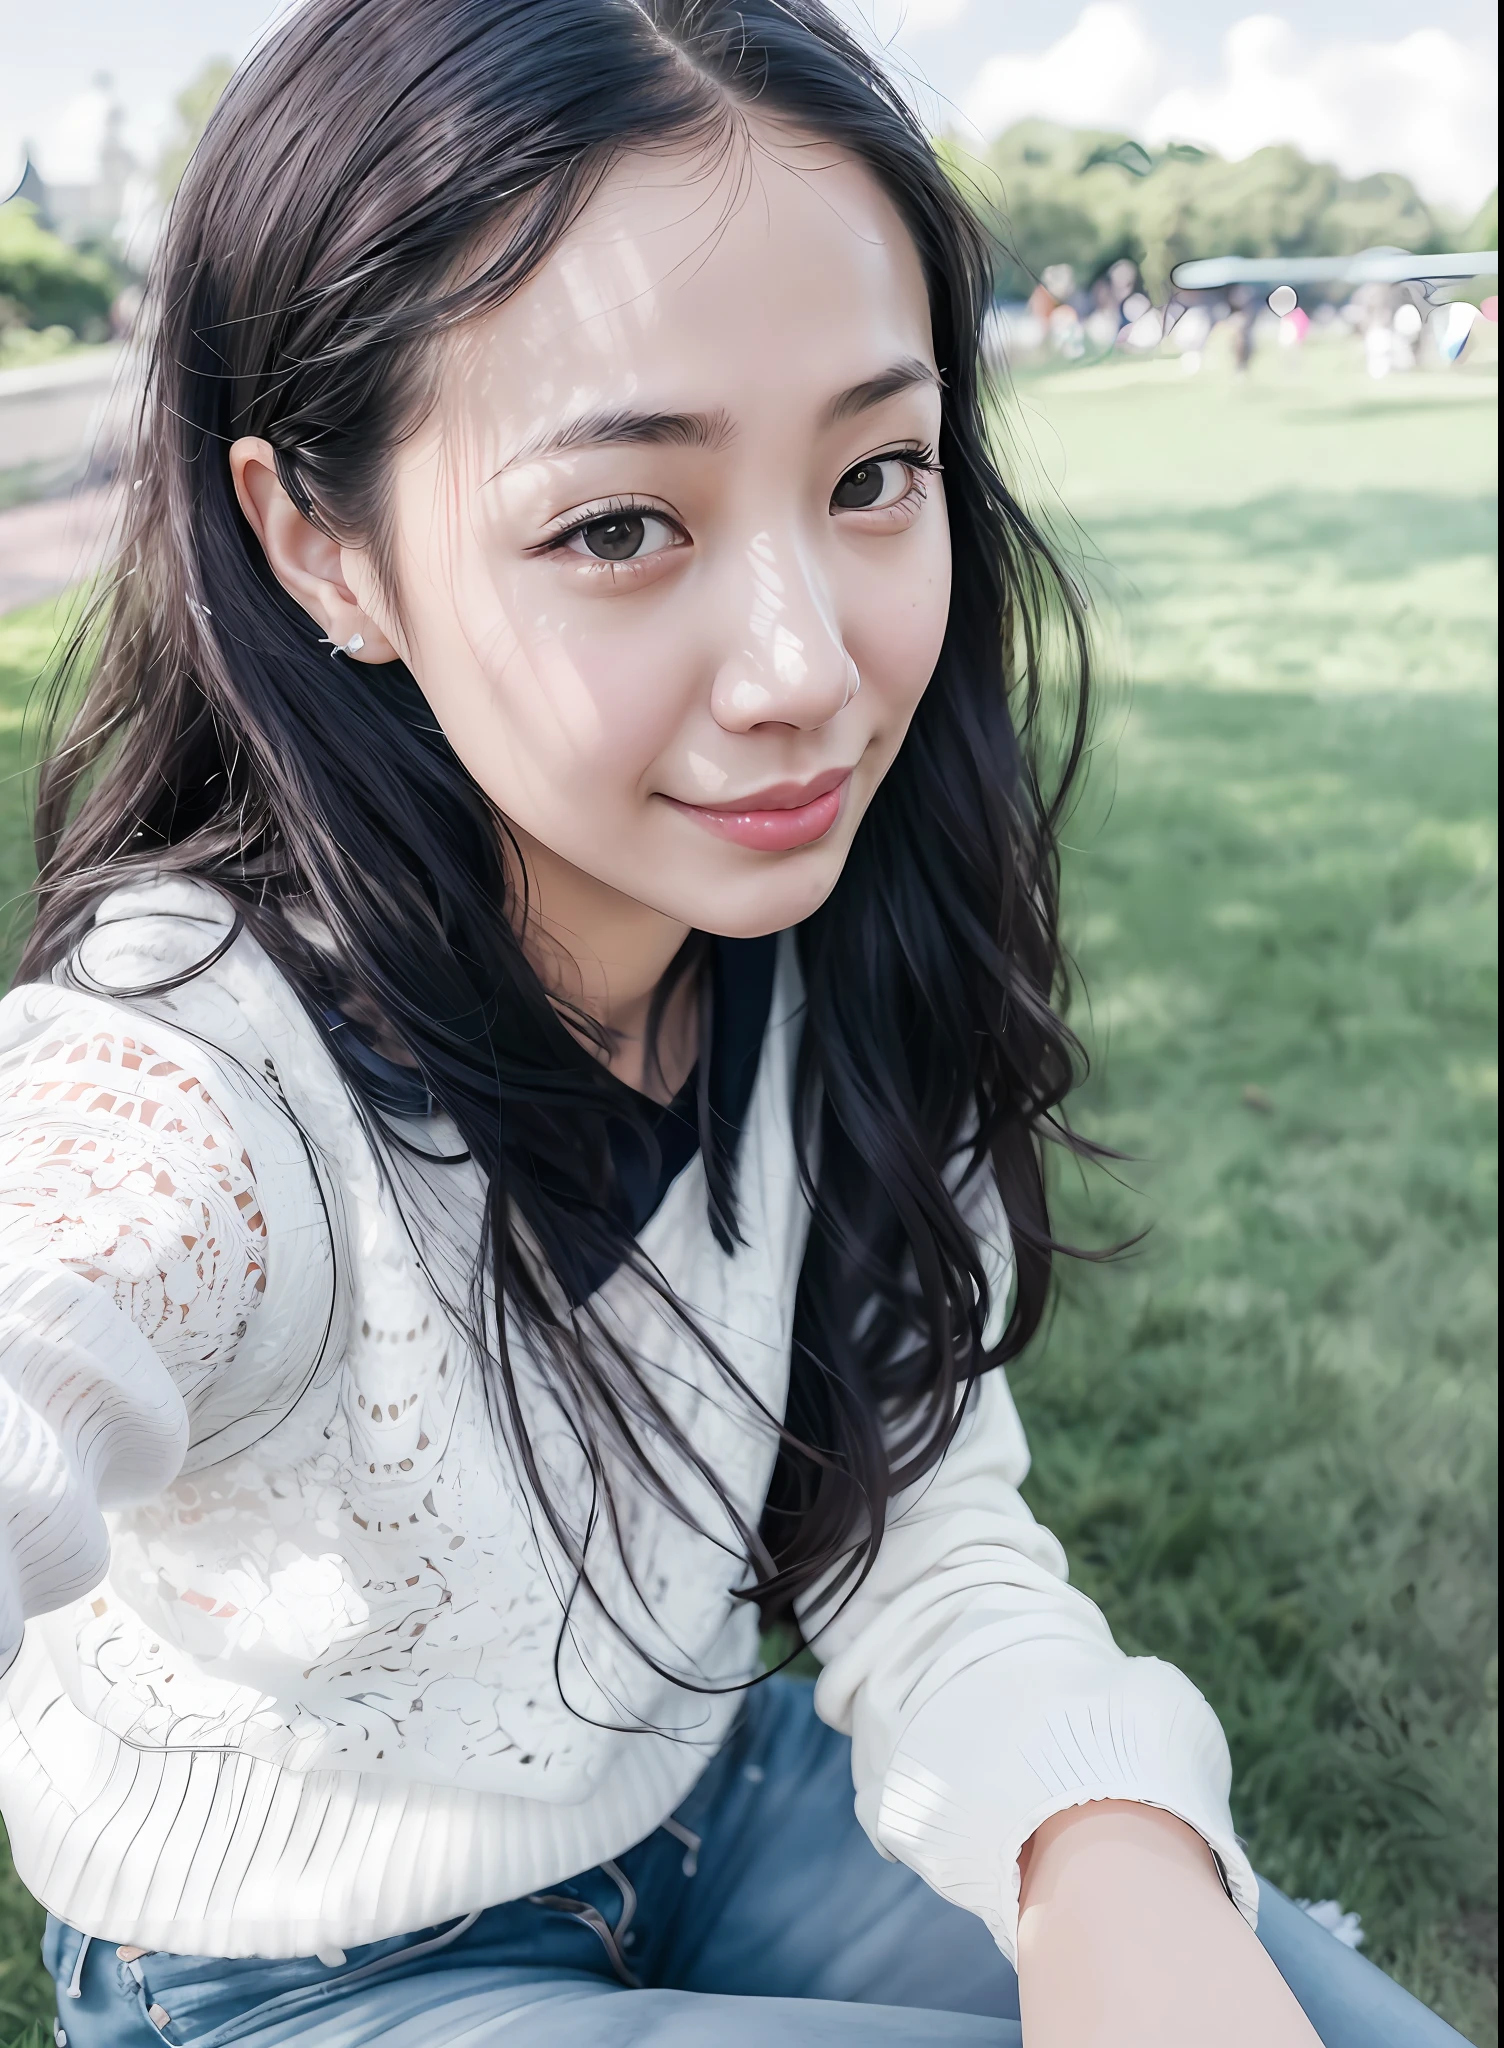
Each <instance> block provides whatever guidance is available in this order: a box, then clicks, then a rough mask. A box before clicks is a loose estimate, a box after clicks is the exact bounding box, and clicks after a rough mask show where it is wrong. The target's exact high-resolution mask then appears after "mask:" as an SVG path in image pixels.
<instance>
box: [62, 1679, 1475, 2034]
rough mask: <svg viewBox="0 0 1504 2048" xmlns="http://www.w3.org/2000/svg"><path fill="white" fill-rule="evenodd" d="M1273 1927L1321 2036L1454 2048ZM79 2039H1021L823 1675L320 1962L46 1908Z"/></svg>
mask: <svg viewBox="0 0 1504 2048" xmlns="http://www.w3.org/2000/svg"><path fill="white" fill-rule="evenodd" d="M1259 1934H1260V1937H1261V1939H1262V1940H1263V1942H1264V1945H1265V1947H1266V1948H1267V1949H1268V1950H1269V1952H1270V1954H1271V1955H1272V1956H1273V1958H1274V1960H1275V1962H1276V1963H1277V1964H1278V1966H1279V1968H1280V1970H1281V1971H1282V1972H1283V1974H1284V1976H1285V1978H1286V1980H1287V1982H1288V1983H1289V1984H1290V1986H1291V1988H1292V1989H1293V1991H1294V1992H1295V1995H1296V1997H1297V1998H1298V1999H1299V2000H1300V2002H1301V2004H1302V2005H1303V2006H1304V2007H1305V2009H1306V2011H1307V2013H1309V2015H1310V2017H1311V2020H1312V2023H1313V2024H1314V2026H1315V2028H1316V2031H1317V2033H1318V2034H1319V2035H1320V2036H1321V2039H1322V2041H1323V2042H1324V2043H1325V2044H1326V2048H1443V2044H1446V2043H1451V2044H1453V2048H1455V2044H1456V2043H1458V2042H1459V2041H1460V2039H1461V2037H1460V2035H1458V2034H1455V2033H1454V2032H1453V2031H1452V2029H1451V2028H1450V2027H1448V2026H1446V2025H1445V2024H1444V2023H1443V2022H1442V2021H1441V2020H1439V2019H1437V2018H1436V2017H1435V2016H1434V2015H1433V2014H1432V2013H1429V2012H1427V2011H1426V2009H1425V2007H1424V2006H1421V2005H1419V2004H1417V2003H1416V2001H1415V2000H1414V1999H1413V1998H1411V1997H1410V1996H1409V1995H1408V1993H1406V1992H1404V1991H1402V1990H1401V1989H1400V1988H1399V1986H1398V1985H1397V1984H1394V1983H1392V1982H1391V1981H1390V1979H1389V1978H1387V1977H1386V1976H1384V1975H1383V1974H1382V1972H1380V1971H1379V1970H1376V1969H1374V1968H1373V1966H1372V1965H1371V1964H1369V1963H1366V1962H1365V1961H1364V1960H1363V1959H1362V1957H1361V1956H1359V1955H1356V1954H1355V1953H1354V1952H1353V1951H1352V1950H1351V1949H1348V1948H1345V1947H1343V1945H1342V1944H1341V1943H1340V1942H1339V1941H1337V1940H1335V1939H1334V1938H1333V1937H1332V1936H1331V1935H1330V1934H1328V1933H1327V1932H1326V1931H1325V1930H1324V1929H1323V1928H1321V1927H1318V1926H1317V1925H1316V1923H1315V1922H1314V1921H1313V1920H1311V1919H1310V1918H1309V1917H1308V1916H1307V1915H1306V1914H1305V1913H1303V1912H1301V1911H1300V1910H1299V1908H1297V1907H1295V1906H1292V1905H1291V1903H1290V1902H1289V1900H1288V1899H1286V1898H1283V1897H1282V1896H1281V1895H1280V1893H1278V1892H1276V1891H1274V1890H1273V1889H1272V1887H1269V1886H1265V1888H1264V1894H1263V1910H1262V1916H1261V1920H1260V1926H1259ZM45 1954H46V1960H47V1966H48V1968H49V1969H50V1970H51V1972H52V1974H53V1976H54V1978H55V1979H56V1981H57V1985H58V2011H59V2014H60V2021H59V2025H60V2030H61V2033H62V2034H65V2035H66V2037H67V2042H68V2044H69V2048H157V2044H161V2043H163V2042H167V2043H169V2044H172V2048H230V2044H231V2043H235V2044H236V2048H241V2044H245V2048H283V2044H290V2043H294V2042H296V2043H298V2044H299V2048H366V2044H371V2048H376V2044H379V2048H445V2044H452V2048H765V2044H766V2043H768V2042H770V2041H776V2042H778V2043H779V2044H780V2048H826V2044H829V2048H866V2044H886V2048H920V2044H931V2048H934V2044H939V2048H949V2044H955V2048H959V2044H961V2043H976V2044H978V2048H980V2044H983V2043H986V2044H989V2048H1020V2041H1021V2036H1020V2031H1019V2021H1018V1982H1017V1979H1016V1978H1015V1976H1014V1974H1013V1971H1012V1969H1011V1968H1010V1967H1009V1965H1008V1964H1007V1963H1006V1962H1005V1961H1004V1960H1003V1958H1002V1956H1001V1955H1000V1954H999V1953H998V1950H997V1947H996V1945H995V1944H994V1942H993V1940H992V1937H991V1936H990V1935H989V1934H988V1932H987V1930H986V1928H985V1927H983V1925H982V1923H981V1921H980V1920H977V1919H975V1918H974V1917H973V1916H972V1915H971V1914H969V1913H965V1912H962V1911H961V1910H960V1909H959V1908H958V1907H955V1906H951V1905H949V1904H947V1902H946V1901H945V1900H944V1899H942V1898H940V1897H939V1896H938V1895H937V1894H936V1893H934V1892H932V1891H931V1890H930V1889H929V1888H928V1886H927V1885H925V1884H924V1883H923V1881H922V1880H921V1879H919V1878H917V1877H915V1876H914V1875H913V1873H912V1872H911V1871H909V1870H907V1869H905V1868H904V1866H903V1865H902V1864H898V1863H887V1862H885V1861H884V1860H883V1859H882V1858H881V1857H880V1856H879V1855H878V1854H877V1852H876V1851H875V1850H874V1849H873V1848H872V1846H871V1844H870V1843H869V1842H868V1840H867V1838H866V1836H865V1835H864V1834H863V1833H862V1831H861V1829H860V1828H859V1827H858V1826H857V1823H856V1819H855V1816H854V1814H853V1812H852V1798H851V1763H850V1749H849V1745H848V1744H847V1742H846V1741H845V1740H844V1739H843V1738H842V1737H841V1736H838V1735H834V1734H832V1733H831V1731H830V1730H829V1729H828V1728H826V1727H825V1726H824V1725H823V1724H822V1723H821V1722H819V1721H818V1720H817V1719H816V1718H815V1713H814V1707H813V1705H812V1702H811V1688H810V1687H809V1686H808V1685H805V1684H800V1683H798V1682H795V1681H791V1680H787V1679H776V1680H773V1681H772V1682H771V1683H769V1684H766V1685H763V1686H760V1687H758V1688H756V1689H755V1690H754V1691H753V1692H752V1693H751V1694H750V1695H749V1696H748V1700H747V1704H746V1707H745V1710H744V1711H743V1713H742V1715H741V1717H740V1719H739V1720H738V1722H737V1724H736V1727H735V1729H734V1731H733V1733H732V1736H731V1739H730V1740H729V1742H728V1743H727V1745H726V1747H725V1748H724V1749H723V1750H722V1751H721V1753H720V1754H719V1756H717V1757H716V1759H715V1761H714V1762H713V1763H712V1764H711V1765H710V1768H709V1769H708V1770H707V1771H706V1773H705V1775H704V1777H703V1778H702V1779H701V1780H700V1782H699V1784H698V1785H697V1786H696V1787H695V1789H694V1791H693V1793H692V1794H691V1795H690V1797H689V1798H688V1799H687V1800H686V1801H685V1803H684V1805H683V1806H682V1807H681V1808H680V1809H679V1811H678V1813H677V1814H676V1815H675V1816H674V1818H673V1820H672V1821H671V1822H670V1823H669V1824H668V1825H667V1826H665V1827H663V1828H660V1829H659V1830H658V1831H657V1832H656V1833H655V1834H652V1835H650V1836H649V1837H648V1839H647V1840H646V1841H645V1842H639V1843H638V1845H637V1847H636V1848H635V1849H631V1850H629V1851H628V1852H627V1853H626V1854H625V1855H624V1856H622V1858H621V1859H620V1861H619V1862H616V1863H606V1864H602V1865H601V1866H599V1867H598V1868H597V1869H595V1870H588V1871H585V1872H584V1873H583V1874H582V1875H580V1876H579V1877H576V1878H572V1879H571V1880H570V1881H569V1882H568V1883H566V1884H560V1885H558V1886H556V1887H554V1888H553V1889H552V1890H551V1891H549V1892H546V1893H542V1894H538V1895H535V1896H534V1897H533V1898H531V1899H520V1900H516V1901H514V1902H513V1903H511V1904H510V1905H504V1906H492V1907H490V1908H488V1909H487V1910H486V1911H485V1912H482V1913H479V1914H476V1915H473V1916H471V1917H469V1918H467V1919H465V1920H461V1921H456V1922H451V1923H450V1924H449V1925H447V1926H445V1927H425V1928H419V1929H416V1930H415V1931H414V1932H413V1933H411V1934H407V1935H402V1936H399V1937H396V1938H394V1939H392V1940H390V1941H377V1942H372V1943H370V1944H369V1945H368V1946H367V1947H364V1948H358V1949H352V1950H351V1951H350V1953H349V1954H348V1955H347V1956H346V1958H345V1960H344V1962H343V1963H339V1964H333V1963H323V1962H320V1961H319V1960H318V1958H317V1957H313V1956H308V1957H297V1958H295V1959H293V1960H291V1961H283V1962H261V1961H257V1960H255V1959H251V1960H245V1961H237V1962H227V1961H221V1960H219V1959H217V1958H214V1957H205V1956H176V1955H163V1954H150V1955H145V1956H142V1957H140V1958H138V1959H137V1960H135V1961H133V1962H122V1961H121V1960H120V1959H119V1957H118V1956H117V1954H116V1951H115V1948H114V1946H113V1945H112V1944H109V1943H106V1942H101V1941H95V1942H91V1943H89V1944H87V1945H86V1944H85V1942H84V1938H83V1936H82V1935H80V1934H78V1933H77V1932H76V1931H75V1930H74V1929H73V1928H71V1927H66V1926H64V1925H63V1924H61V1923H60V1922H58V1921H56V1920H49V1922H48V1925H47V1937H46V1945H45Z"/></svg>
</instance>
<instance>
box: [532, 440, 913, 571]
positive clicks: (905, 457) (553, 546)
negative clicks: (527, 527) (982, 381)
mask: <svg viewBox="0 0 1504 2048" xmlns="http://www.w3.org/2000/svg"><path fill="white" fill-rule="evenodd" d="M862 461H863V462H902V463H904V464H905V465H906V466H907V468H908V469H909V471H910V473H911V474H910V481H909V488H908V490H907V491H905V492H904V494H903V496H902V497H901V498H899V499H898V500H897V501H896V502H895V503H894V504H892V505H886V506H884V507H883V510H884V511H886V512H896V511H898V510H899V508H900V507H902V506H907V505H910V504H912V503H914V502H915V501H916V500H919V501H922V500H923V498H924V495H925V489H924V480H925V478H926V477H929V476H938V475H939V473H940V468H941V465H940V463H939V461H938V460H937V458H936V455H935V451H934V449H933V448H932V447H930V446H929V445H928V444H927V443H921V442H917V441H914V442H905V443H903V444H901V445H900V446H899V447H896V448H884V449H883V450H882V451H881V453H880V454H877V455H865V456H863V457H862ZM850 467H851V468H852V469H859V468H860V467H861V463H858V462H854V463H852V464H851V465H850ZM846 473H847V472H846V471H845V470H844V469H843V470H842V472H841V475H842V476H845V475H846ZM836 481H837V482H839V481H840V478H839V477H838V478H837V479H836ZM603 519H661V520H663V521H664V522H665V524H667V525H676V524H677V521H675V520H673V519H672V518H671V517H670V515H669V514H668V513H667V512H665V511H664V510H663V508H662V507H661V506H659V505H648V504H644V503H643V502H642V501H641V500H640V499H637V498H607V499H605V500H603V501H602V503H601V504H599V505H593V506H592V507H591V508H590V510H589V511H588V512H582V513H580V514H579V515H578V517H577V518H574V519H572V520H571V521H570V522H569V524H568V525H567V526H561V527H560V528H559V530H558V532H557V533H552V534H550V535H549V537H548V539H547V540H546V541H544V543H543V545H542V547H541V548H540V549H539V550H538V552H539V553H540V554H547V555H551V554H556V553H557V552H558V551H559V550H560V549H561V548H563V547H564V546H565V545H566V544H567V543H568V542H569V541H571V540H573V538H574V536H575V535H576V534H577V533H583V532H584V531H585V529H586V528H587V527H589V526H595V525H598V524H599V522H600V521H601V520H603ZM584 566H585V567H587V568H588V567H590V566H591V565H589V564H585V565H584ZM598 566H599V567H600V568H602V569H610V570H618V569H629V568H630V567H631V566H632V564H631V563H630V562H621V563H617V562H601V563H600V564H598Z"/></svg>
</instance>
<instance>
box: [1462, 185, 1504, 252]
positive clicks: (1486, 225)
mask: <svg viewBox="0 0 1504 2048" xmlns="http://www.w3.org/2000/svg"><path fill="white" fill-rule="evenodd" d="M1498 246H1499V188H1498V186H1497V185H1495V187H1494V189H1493V190H1492V192H1490V193H1489V195H1488V197H1487V198H1486V199H1485V200H1484V202H1483V204H1482V205H1481V206H1480V207H1479V208H1478V211H1477V212H1476V213H1475V214H1474V215H1473V217H1472V219H1471V220H1470V221H1469V222H1468V224H1467V226H1466V227H1465V228H1464V229H1463V231H1462V239H1461V241H1460V242H1459V243H1458V247H1459V248H1462V249H1497V248H1498Z"/></svg>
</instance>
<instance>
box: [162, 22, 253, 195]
mask: <svg viewBox="0 0 1504 2048" xmlns="http://www.w3.org/2000/svg"><path fill="white" fill-rule="evenodd" d="M234 70H235V67H234V65H233V64H232V63H231V62H230V60H229V58H228V57H211V58H210V60H209V62H208V63H207V64H206V65H205V66H204V68H203V70H202V71H200V73H199V74H198V76H197V78H195V79H194V80H193V81H192V83H191V84H189V85H185V86H184V87H183V90H182V91H181V92H180V93H179V94H178V96H177V99H176V100H175V101H174V102H173V105H174V107H175V108H176V111H177V117H178V125H177V131H176V133H175V134H174V135H173V137H172V139H171V141H170V142H169V143H168V144H167V146H166V147H165V149H164V150H163V151H162V154H161V156H160V157H159V158H158V159H157V192H158V194H159V196H160V197H161V199H162V202H163V204H164V205H166V204H169V203H170V202H171V199H172V195H173V193H174V192H176V191H177V189H178V186H179V184H180V183H181V182H182V176H183V173H184V171H186V170H187V168H188V159H189V157H191V156H192V154H193V152H194V151H195V150H196V149H197V148H198V141H199V137H200V136H201V135H202V134H203V132H204V130H205V128H206V127H207V126H208V125H209V116H210V115H211V114H212V113H213V112H214V109H215V107H216V106H217V105H218V104H219V96H220V94H221V93H222V92H223V91H224V89H225V87H226V86H227V85H228V84H229V82H230V79H231V76H232V75H233V73H234Z"/></svg>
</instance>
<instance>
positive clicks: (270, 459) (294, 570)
mask: <svg viewBox="0 0 1504 2048" xmlns="http://www.w3.org/2000/svg"><path fill="white" fill-rule="evenodd" d="M230 474H231V476H232V477H233V478H234V481H235V495H236V497H237V498H238V499H239V500H240V509H241V511H242V512H243V513H244V514H245V516H246V518H247V520H248V521H249V522H250V526H251V530H252V532H253V533H254V534H255V536H256V538H257V540H259V541H260V543H261V546H262V549H263V551H264V553H265V555H266V559H267V563H268V566H269V567H270V569H271V572H272V574H273V575H274V576H275V577H276V579H277V581H278V582H279V583H280V584H281V586H282V588H283V589H284V590H285V591H286V592H287V594H288V596H289V597H290V598H292V599H293V600H294V602H295V603H297V604H300V605H301V606H302V608H303V610H304V611H305V612H307V614H308V616H309V617H310V618H311V619H315V620H317V622H318V624H319V625H320V626H322V627H323V629H324V632H325V634H326V636H327V637H328V638H329V639H330V640H331V641H333V643H334V645H335V647H337V648H342V649H343V650H344V651H345V652H346V653H347V654H349V655H350V657H351V659H352V660H355V661H371V662H381V661H396V660H398V659H399V658H400V655H399V650H398V649H397V647H396V646H395V645H394V644H393V642H392V641H391V640H390V639H388V637H387V635H386V633H385V632H383V630H382V628H381V626H380V625H379V624H378V623H377V622H376V620H375V619H373V618H372V617H371V615H370V613H369V612H368V611H366V610H364V609H363V608H362V606H361V603H360V600H359V598H357V596H356V595H355V592H354V591H353V590H352V589H351V588H350V585H349V582H348V581H347V579H346V576H345V554H346V552H347V551H346V550H345V549H344V548H342V547H341V546H340V544H339V542H338V541H337V540H331V538H330V537H329V535H328V534H327V533H324V532H322V531H321V530H320V529H319V528H318V527H317V526H315V525H314V524H313V522H312V521H311V520H308V519H305V518H304V517H303V515H302V513H301V512H300V511H299V510H298V508H297V506H296V505H295V504H294V503H293V501H292V499H291V498H290V497H289V496H288V495H287V492H286V491H285V490H284V489H283V488H282V479H281V478H280V477H279V476H278V474H277V457H276V452H275V450H274V449H273V447H272V445H271V443H270V441H261V440H256V439H254V438H252V437H250V436H247V437H245V438H244V439H242V440H239V441H236V442H235V443H234V444H233V445H232V447H231V449H230ZM356 639H358V640H359V641H360V643H361V644H360V646H359V647H358V648H351V647H350V645H349V642H350V641H352V640H356Z"/></svg>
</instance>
